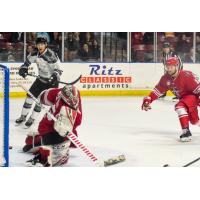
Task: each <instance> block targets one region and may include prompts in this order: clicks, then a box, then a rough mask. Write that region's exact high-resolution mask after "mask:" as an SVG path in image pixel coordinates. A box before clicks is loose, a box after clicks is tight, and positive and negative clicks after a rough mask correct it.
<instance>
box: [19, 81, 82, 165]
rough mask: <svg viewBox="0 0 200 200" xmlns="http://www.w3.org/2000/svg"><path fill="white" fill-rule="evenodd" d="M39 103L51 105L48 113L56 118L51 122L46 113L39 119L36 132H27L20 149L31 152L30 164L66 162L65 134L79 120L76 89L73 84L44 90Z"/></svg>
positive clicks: (80, 117) (76, 124)
mask: <svg viewBox="0 0 200 200" xmlns="http://www.w3.org/2000/svg"><path fill="white" fill-rule="evenodd" d="M39 100H40V102H41V104H44V105H48V106H51V108H50V113H51V114H52V115H53V116H55V117H56V118H57V121H55V122H54V120H52V119H51V118H50V117H49V116H48V115H47V114H45V116H44V117H43V119H42V120H41V121H40V123H39V126H38V132H37V133H29V134H28V135H27V137H26V140H25V143H26V144H25V146H24V147H23V151H24V152H28V151H31V152H33V153H34V155H35V157H34V158H33V159H31V160H29V161H28V165H29V166H30V165H33V166H39V165H42V166H46V167H48V166H55V165H61V164H64V163H66V162H67V160H68V157H69V155H68V154H69V152H68V151H69V146H70V143H71V142H70V141H69V140H68V138H67V137H66V136H67V134H68V133H70V132H73V133H74V134H75V135H76V136H77V131H76V128H77V127H78V126H79V125H80V124H81V121H82V106H81V98H80V93H79V91H78V90H77V89H76V88H75V87H74V86H68V85H66V86H64V87H63V88H62V89H60V88H59V89H58V88H52V89H48V90H45V91H43V92H42V93H41V95H40V96H39Z"/></svg>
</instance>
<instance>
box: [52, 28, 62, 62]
mask: <svg viewBox="0 0 200 200" xmlns="http://www.w3.org/2000/svg"><path fill="white" fill-rule="evenodd" d="M51 45H53V47H52V49H53V50H54V51H55V52H56V53H57V55H58V57H59V59H60V60H61V59H62V33H61V32H53V33H52V40H51Z"/></svg>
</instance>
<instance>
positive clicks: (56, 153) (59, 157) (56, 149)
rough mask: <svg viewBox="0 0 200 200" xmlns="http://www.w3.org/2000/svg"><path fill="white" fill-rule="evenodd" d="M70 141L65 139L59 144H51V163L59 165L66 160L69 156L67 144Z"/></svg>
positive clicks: (68, 144)
mask: <svg viewBox="0 0 200 200" xmlns="http://www.w3.org/2000/svg"><path fill="white" fill-rule="evenodd" d="M70 143H71V142H70V141H69V140H67V141H65V142H63V143H61V144H55V145H53V146H52V149H53V152H52V165H53V166H61V165H63V164H64V163H66V162H67V160H68V158H69V146H70Z"/></svg>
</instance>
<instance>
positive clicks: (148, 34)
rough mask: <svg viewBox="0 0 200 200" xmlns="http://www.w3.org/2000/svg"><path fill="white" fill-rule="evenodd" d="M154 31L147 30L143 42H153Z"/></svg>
mask: <svg viewBox="0 0 200 200" xmlns="http://www.w3.org/2000/svg"><path fill="white" fill-rule="evenodd" d="M153 34H154V33H153V32H145V33H144V36H143V44H153Z"/></svg>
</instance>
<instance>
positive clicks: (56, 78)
mask: <svg viewBox="0 0 200 200" xmlns="http://www.w3.org/2000/svg"><path fill="white" fill-rule="evenodd" d="M59 81H60V73H59V72H58V71H54V73H53V74H52V75H51V77H50V79H49V82H50V83H52V84H53V85H55V84H57V83H58V82H59Z"/></svg>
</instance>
